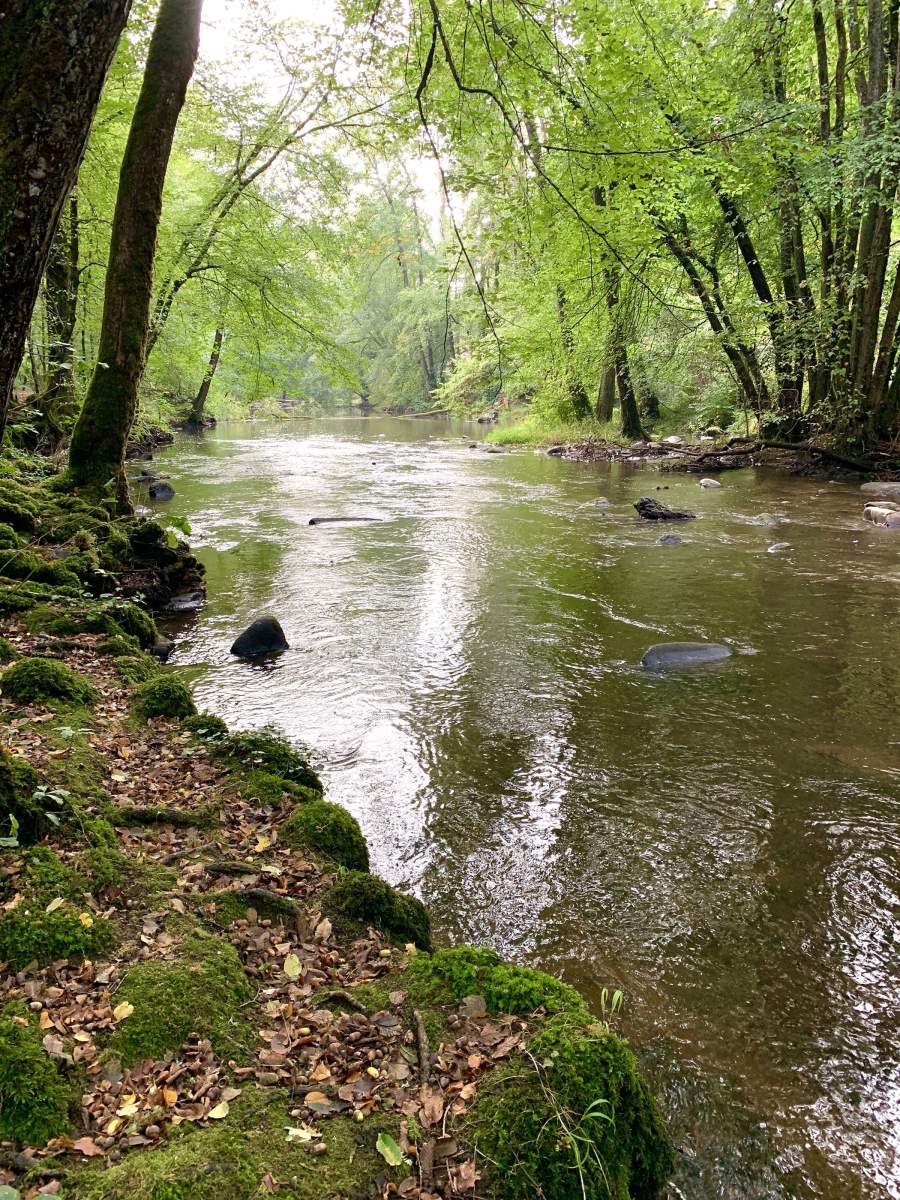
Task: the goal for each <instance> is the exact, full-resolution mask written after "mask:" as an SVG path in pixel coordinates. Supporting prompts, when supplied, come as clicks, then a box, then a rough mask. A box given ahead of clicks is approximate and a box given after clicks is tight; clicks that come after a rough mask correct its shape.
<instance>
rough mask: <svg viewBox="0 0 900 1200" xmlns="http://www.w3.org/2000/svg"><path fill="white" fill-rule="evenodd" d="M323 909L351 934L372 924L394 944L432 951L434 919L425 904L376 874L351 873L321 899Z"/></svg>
mask: <svg viewBox="0 0 900 1200" xmlns="http://www.w3.org/2000/svg"><path fill="white" fill-rule="evenodd" d="M322 909H323V911H324V912H325V913H327V915H328V916H330V917H331V918H332V919H333V920H334V922H335V923H336V924H337V925H338V926H339V927H341V926H343V927H344V928H346V929H347V930H348V932H353V931H356V930H360V929H364V928H365V927H366V926H368V925H372V926H374V927H375V928H376V929H380V930H381V932H382V933H384V934H386V935H387V936H388V937H390V938H392V939H393V940H395V941H398V942H403V943H406V942H413V943H414V944H415V945H416V946H418V947H419V949H421V950H430V949H431V919H430V918H429V916H428V909H427V908H426V907H425V905H424V904H423V903H422V902H421V901H420V900H416V899H415V897H414V896H403V895H401V893H400V892H397V891H395V890H394V888H392V887H391V886H390V884H387V883H385V882H384V880H383V879H379V878H378V877H377V876H375V875H369V874H367V873H365V872H363V871H348V872H347V874H346V875H345V876H344V877H343V878H342V879H339V880H338V882H337V883H336V884H334V886H333V887H331V888H329V890H328V891H327V892H326V893H325V895H324V896H323V897H322Z"/></svg>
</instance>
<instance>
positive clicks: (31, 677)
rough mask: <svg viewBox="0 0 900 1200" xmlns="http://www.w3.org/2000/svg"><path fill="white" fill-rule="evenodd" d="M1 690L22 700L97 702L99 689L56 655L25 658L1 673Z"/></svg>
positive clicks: (22, 701)
mask: <svg viewBox="0 0 900 1200" xmlns="http://www.w3.org/2000/svg"><path fill="white" fill-rule="evenodd" d="M0 693H2V694H3V695H4V696H5V697H6V698H7V699H8V700H14V701H16V703H18V704H40V703H43V702H44V701H47V700H58V701H62V702H63V703H65V704H77V705H86V706H88V707H90V706H92V705H94V704H95V703H96V702H97V699H98V693H97V689H96V688H95V687H94V685H93V684H92V683H91V682H90V680H88V679H85V677H84V676H83V675H79V674H78V672H77V671H73V670H72V668H71V667H68V666H66V664H65V663H63V662H60V661H59V660H58V659H55V658H22V659H19V661H18V662H15V663H13V665H12V666H11V667H7V669H6V670H5V671H4V672H3V674H2V675H0Z"/></svg>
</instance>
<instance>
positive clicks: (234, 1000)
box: [110, 930, 254, 1065]
mask: <svg viewBox="0 0 900 1200" xmlns="http://www.w3.org/2000/svg"><path fill="white" fill-rule="evenodd" d="M116 995H117V997H121V999H122V1000H127V1001H129V1002H130V1003H131V1004H133V1005H134V1012H133V1013H132V1015H131V1016H130V1017H128V1018H127V1020H125V1021H123V1022H122V1023H121V1024H120V1025H119V1027H118V1029H117V1030H116V1033H115V1035H114V1036H113V1038H112V1039H111V1042H110V1045H111V1047H112V1048H113V1049H114V1050H116V1052H117V1053H119V1054H120V1055H121V1058H122V1061H123V1063H125V1064H126V1065H128V1064H130V1063H134V1062H139V1061H140V1060H141V1059H145V1058H161V1057H162V1056H163V1055H165V1054H168V1053H169V1052H170V1051H173V1050H177V1049H178V1047H179V1046H180V1045H181V1043H182V1042H183V1041H184V1040H185V1039H186V1038H187V1037H189V1036H190V1034H192V1033H197V1034H199V1035H200V1036H201V1037H208V1038H209V1039H210V1041H211V1042H212V1043H213V1045H214V1046H215V1048H216V1049H217V1050H218V1051H220V1052H221V1053H223V1054H225V1055H226V1056H227V1055H234V1054H235V1053H238V1052H240V1053H241V1054H242V1056H244V1057H246V1052H245V1048H244V1044H245V1043H247V1039H248V1036H249V1043H250V1044H252V1042H253V1040H254V1039H253V1036H252V1034H250V1035H248V1030H247V1028H246V1025H245V1022H244V1021H243V1019H242V1017H241V1014H240V1006H241V1005H242V1004H244V1003H246V1002H247V1001H248V1000H249V999H250V998H251V997H252V995H253V990H252V988H251V987H250V984H249V982H248V980H247V977H246V975H245V974H244V969H243V967H242V966H241V960H240V958H239V957H238V954H237V951H236V950H235V949H234V947H233V946H232V945H231V944H230V943H229V942H226V941H225V940H224V938H220V937H216V936H214V935H212V934H206V933H201V932H200V931H199V930H198V931H196V932H195V933H193V934H191V936H189V937H188V938H186V939H185V941H184V942H183V943H182V945H181V947H180V948H179V954H178V958H177V959H176V960H175V961H173V962H159V961H153V962H145V963H139V964H138V965H137V966H135V967H132V968H131V970H130V971H128V973H127V974H126V975H125V976H124V978H123V979H122V984H121V987H120V988H119V991H118V992H117V993H116Z"/></svg>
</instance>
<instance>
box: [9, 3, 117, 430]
mask: <svg viewBox="0 0 900 1200" xmlns="http://www.w3.org/2000/svg"><path fill="white" fill-rule="evenodd" d="M130 8H131V0H44V2H43V3H41V4H35V3H34V2H33V0H6V2H5V3H4V5H3V10H4V11H3V13H2V17H0V63H2V64H3V69H2V71H0V112H2V113H3V123H4V136H3V138H2V139H0V444H2V439H3V434H4V431H5V429H6V419H7V413H8V411H9V401H10V396H11V394H12V388H13V384H14V382H15V377H16V372H17V371H18V369H19V364H20V362H21V361H22V355H23V354H24V351H25V338H26V336H27V332H28V324H29V321H30V320H31V313H32V310H33V309H34V304H35V301H36V299H37V295H38V289H39V288H40V285H41V278H42V276H43V274H44V270H45V268H46V266H47V259H48V257H49V254H50V244H51V242H52V240H53V235H54V233H55V231H56V226H57V224H58V222H59V217H60V213H61V211H62V206H63V204H64V202H65V199H66V196H67V195H68V194H69V192H70V190H71V188H72V185H73V184H74V182H75V178H76V176H77V174H78V166H79V164H80V162H81V157H82V154H83V153H84V147H85V143H86V141H87V136H88V133H89V131H90V127H91V122H92V120H93V119H94V113H95V112H96V110H97V102H98V100H99V99H100V90H101V88H102V87H103V81H104V79H105V78H106V73H107V71H108V69H109V64H110V62H111V60H112V56H113V53H114V52H115V49H116V46H117V45H118V41H119V35H120V34H121V32H122V29H123V28H124V26H125V21H126V19H127V17H128V12H129V9H130Z"/></svg>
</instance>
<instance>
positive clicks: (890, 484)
mask: <svg viewBox="0 0 900 1200" xmlns="http://www.w3.org/2000/svg"><path fill="white" fill-rule="evenodd" d="M859 490H860V491H861V492H868V493H869V495H870V496H900V480H890V479H883V480H882V481H881V482H880V483H879V482H877V481H876V482H874V483H861V484H860V485H859Z"/></svg>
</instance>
